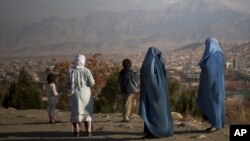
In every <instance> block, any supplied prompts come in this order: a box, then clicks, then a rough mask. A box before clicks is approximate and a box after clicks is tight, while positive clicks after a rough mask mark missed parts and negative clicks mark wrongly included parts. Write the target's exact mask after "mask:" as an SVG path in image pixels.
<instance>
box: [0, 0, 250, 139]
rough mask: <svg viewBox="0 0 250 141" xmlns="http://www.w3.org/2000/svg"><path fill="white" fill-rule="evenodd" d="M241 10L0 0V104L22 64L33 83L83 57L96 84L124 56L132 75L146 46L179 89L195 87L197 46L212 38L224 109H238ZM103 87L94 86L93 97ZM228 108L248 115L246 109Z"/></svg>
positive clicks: (245, 18)
mask: <svg viewBox="0 0 250 141" xmlns="http://www.w3.org/2000/svg"><path fill="white" fill-rule="evenodd" d="M249 7H250V1H249V0H1V1H0V66H1V67H0V102H2V101H3V97H4V96H3V95H4V94H5V93H7V92H8V88H9V86H10V84H11V83H12V82H15V81H16V80H17V78H18V75H19V71H20V70H21V68H22V67H24V68H25V69H27V70H28V73H29V75H30V77H31V78H32V80H34V82H36V83H38V84H39V85H41V84H43V83H44V82H45V74H46V70H47V69H48V68H55V70H54V71H58V72H56V73H57V74H60V71H59V70H60V69H58V68H56V67H58V66H59V67H60V65H61V66H63V65H62V64H63V63H65V62H67V63H68V62H72V61H73V59H74V56H75V55H77V54H84V55H86V57H87V60H90V61H92V62H94V63H96V64H99V66H98V65H96V66H94V65H93V64H90V63H89V65H90V66H91V67H92V68H91V69H93V71H94V72H95V71H97V70H99V71H101V72H105V75H107V76H103V77H101V78H100V79H99V80H102V79H103V80H102V81H103V82H104V81H105V82H106V79H107V78H108V75H110V74H111V72H112V70H115V69H114V68H113V67H114V66H119V67H120V68H121V61H122V60H123V59H125V58H130V59H131V60H132V62H133V66H132V67H133V69H134V70H135V71H136V72H137V73H138V74H139V73H140V67H141V64H142V61H143V59H144V57H145V53H146V52H147V50H148V48H149V47H152V46H154V47H156V48H159V49H160V50H161V51H162V55H163V58H164V60H165V61H166V68H167V72H168V77H169V78H171V79H174V80H177V81H178V82H179V83H180V85H181V88H180V89H181V90H182V91H183V90H191V89H195V90H197V86H198V85H199V75H200V72H201V70H200V67H199V65H198V64H199V61H200V59H201V57H202V55H203V52H204V47H205V45H204V42H205V40H206V39H207V38H209V37H214V38H216V39H218V40H219V42H220V44H221V47H222V50H223V53H224V57H225V89H226V97H227V99H228V101H227V102H228V103H229V106H228V107H231V106H232V105H230V104H231V102H232V103H233V104H236V106H235V105H233V106H232V107H233V108H237V107H240V106H242V100H245V99H248V100H249V98H250V89H249V88H250V61H249V59H250V8H249ZM98 67H99V68H98ZM106 68H108V71H107V70H105V69H106ZM57 69H58V70H57ZM97 74H98V75H99V73H98V71H97V72H96V75H97ZM94 77H95V76H94ZM104 78H105V80H104ZM98 83H99V82H98ZM104 84H105V83H103V84H100V85H99V84H98V86H97V87H98V88H97V89H95V90H93V93H94V95H96V96H97V95H98V94H99V92H100V91H101V88H102V87H103V85H104ZM41 89H42V87H41ZM59 91H60V90H59ZM248 102H249V101H248ZM249 103H250V102H249ZM249 103H248V104H249ZM237 104H238V105H237ZM249 105H250V104H249ZM244 106H245V105H244ZM0 110H1V108H0ZM228 111H229V115H237V114H238V113H240V114H241V113H250V112H249V111H250V109H249V108H248V109H247V108H246V109H244V110H242V111H240V112H239V110H238V109H231V110H228ZM0 112H1V111H0ZM237 112H238V113H237ZM229 117H230V118H228V117H227V122H228V124H229V123H233V122H235V123H240V122H242V123H249V119H250V114H244V118H242V121H238V120H237V118H231V117H233V116H229ZM235 117H237V116H235ZM242 117H243V116H242ZM0 118H1V116H0ZM0 125H1V124H0ZM8 129H9V132H14V130H13V131H12V129H11V128H8ZM114 129H115V128H114ZM180 136H181V135H180ZM218 136H220V135H219V134H218ZM0 137H1V134H0ZM215 137H217V134H216V135H215ZM207 138H208V139H214V138H213V137H212V136H211V137H210V136H208V137H207ZM225 138H226V136H225V137H224V138H223V139H225ZM223 139H222V140H223ZM191 140H192V139H191Z"/></svg>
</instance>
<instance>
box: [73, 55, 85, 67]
mask: <svg viewBox="0 0 250 141" xmlns="http://www.w3.org/2000/svg"><path fill="white" fill-rule="evenodd" d="M75 65H76V67H84V65H85V56H84V55H81V54H79V55H77V56H76V57H75Z"/></svg>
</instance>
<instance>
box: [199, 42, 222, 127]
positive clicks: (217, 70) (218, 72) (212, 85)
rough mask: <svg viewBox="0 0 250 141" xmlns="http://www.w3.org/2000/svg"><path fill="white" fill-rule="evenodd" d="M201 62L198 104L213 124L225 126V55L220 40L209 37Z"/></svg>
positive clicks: (214, 125)
mask: <svg viewBox="0 0 250 141" xmlns="http://www.w3.org/2000/svg"><path fill="white" fill-rule="evenodd" d="M205 46H206V48H205V51H204V54H203V57H202V59H201V61H200V63H199V65H200V68H201V74H200V84H199V89H198V97H197V105H198V107H199V109H200V110H201V112H202V114H203V115H205V116H206V117H207V118H208V121H209V123H210V124H211V126H213V127H216V128H223V127H224V119H225V86H224V55H223V52H222V50H221V48H220V45H219V43H218V41H217V40H216V39H214V38H208V39H207V40H206V42H205Z"/></svg>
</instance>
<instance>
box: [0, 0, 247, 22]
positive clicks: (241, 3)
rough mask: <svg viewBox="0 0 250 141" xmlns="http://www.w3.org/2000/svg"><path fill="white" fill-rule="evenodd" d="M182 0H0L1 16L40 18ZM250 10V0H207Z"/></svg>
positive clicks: (161, 5)
mask: <svg viewBox="0 0 250 141" xmlns="http://www.w3.org/2000/svg"><path fill="white" fill-rule="evenodd" d="M175 1H183V0H0V20H2V19H5V20H6V19H7V20H13V19H18V20H28V21H39V20H42V19H43V18H46V17H51V16H60V17H65V18H74V17H83V16H84V15H86V14H87V13H88V12H90V11H96V10H115V11H124V10H140V9H162V8H165V7H166V6H168V5H169V4H171V3H174V2H175ZM205 1H209V2H211V1H214V2H220V3H223V4H225V5H227V6H229V7H232V8H234V9H235V10H240V11H245V12H249V13H250V8H249V6H250V0H205Z"/></svg>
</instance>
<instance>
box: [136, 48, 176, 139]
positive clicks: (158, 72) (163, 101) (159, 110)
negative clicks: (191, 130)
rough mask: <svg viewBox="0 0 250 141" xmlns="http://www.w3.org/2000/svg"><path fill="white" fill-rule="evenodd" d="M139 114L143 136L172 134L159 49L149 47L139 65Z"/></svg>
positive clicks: (165, 77)
mask: <svg viewBox="0 0 250 141" xmlns="http://www.w3.org/2000/svg"><path fill="white" fill-rule="evenodd" d="M140 81H141V91H140V92H141V95H140V109H139V114H140V116H141V117H142V119H143V120H144V134H145V136H144V138H158V137H168V136H172V135H173V121H172V116H171V111H170V104H169V98H168V95H169V93H168V82H167V74H166V69H165V64H164V61H163V58H162V54H161V52H160V50H158V49H157V48H155V47H150V48H149V49H148V52H147V54H146V56H145V59H144V61H143V64H142V67H141V77H140Z"/></svg>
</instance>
